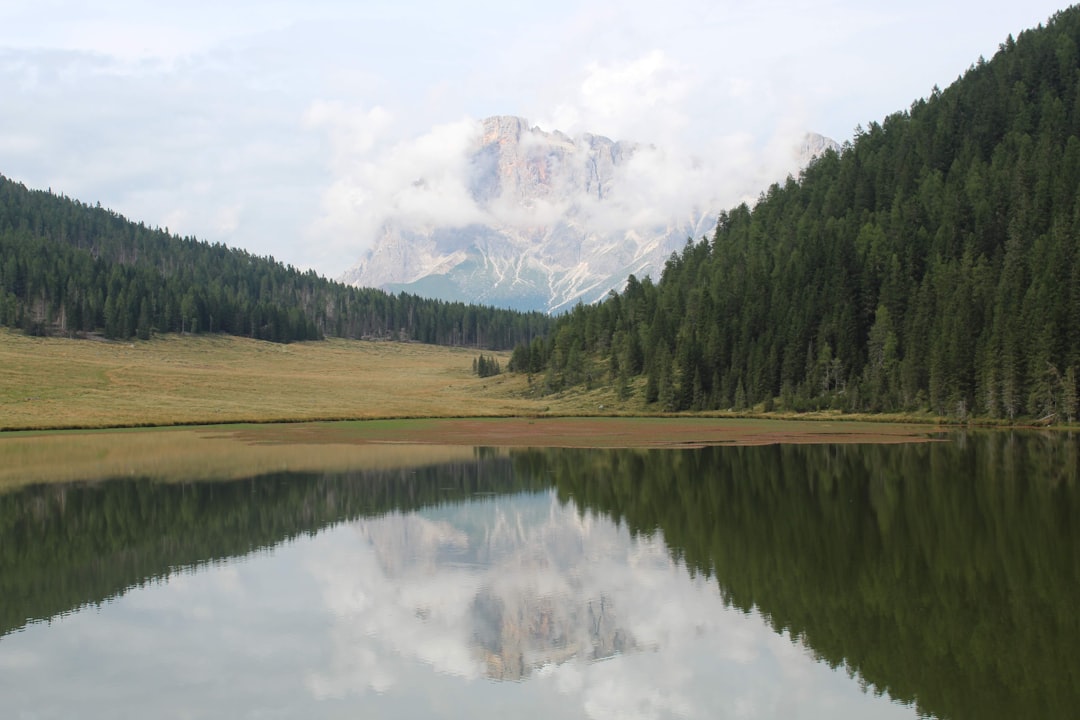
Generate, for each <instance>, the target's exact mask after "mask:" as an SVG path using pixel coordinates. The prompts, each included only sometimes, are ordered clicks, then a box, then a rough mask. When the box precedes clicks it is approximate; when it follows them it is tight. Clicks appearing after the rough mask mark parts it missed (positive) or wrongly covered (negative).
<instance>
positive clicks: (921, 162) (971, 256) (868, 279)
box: [512, 8, 1080, 422]
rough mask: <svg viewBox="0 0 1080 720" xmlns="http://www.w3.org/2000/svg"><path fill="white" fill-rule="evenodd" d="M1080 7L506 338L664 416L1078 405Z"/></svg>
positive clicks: (1043, 410) (1060, 411)
mask: <svg viewBox="0 0 1080 720" xmlns="http://www.w3.org/2000/svg"><path fill="white" fill-rule="evenodd" d="M1078 48H1080V8H1071V9H1069V10H1066V11H1063V12H1061V13H1058V14H1057V15H1055V16H1054V18H1052V19H1051V21H1050V22H1049V24H1048V25H1047V26H1046V27H1041V26H1040V27H1039V28H1036V29H1034V30H1029V31H1026V32H1024V33H1022V34H1021V35H1020V36H1019V37H1018V38H1016V39H1015V40H1014V39H1013V38H1012V37H1010V38H1008V39H1007V40H1006V41H1005V42H1004V43H1002V45H1001V47H1000V49H999V51H998V52H997V53H996V54H995V56H994V58H993V59H992V60H991V61H989V62H986V61H984V60H981V59H980V60H979V62H978V63H977V64H976V65H973V66H972V67H971V68H970V69H969V70H968V71H967V72H966V73H965V74H964V76H963V77H962V78H961V79H959V80H958V81H957V82H956V83H954V84H953V85H952V86H950V87H949V88H948V89H946V90H945V91H944V92H942V91H939V90H937V89H936V88H935V90H934V92H933V93H932V95H931V96H930V97H929V98H927V99H925V100H919V101H917V102H915V103H914V104H913V105H912V106H911V109H910V111H907V112H898V113H895V114H894V115H891V116H889V117H888V118H886V119H885V120H884V122H883V123H880V124H879V123H876V122H875V123H871V124H870V126H869V127H868V128H867V129H866V130H865V131H860V132H859V133H858V135H857V136H856V138H855V140H854V142H852V143H850V144H847V145H845V147H844V149H843V151H842V152H840V153H833V152H830V153H826V154H825V155H824V156H823V157H822V158H821V159H819V160H818V161H817V162H815V163H813V164H812V165H811V166H810V167H809V168H808V169H807V170H806V171H805V172H804V173H803V174H802V175H801V177H800V178H799V180H798V181H795V180H790V181H788V182H787V183H786V184H784V185H783V186H780V185H775V186H773V187H772V188H771V189H770V190H769V191H768V192H767V193H766V194H765V195H764V196H763V197H762V199H761V201H760V202H759V203H758V204H757V205H756V206H755V207H754V208H753V210H751V209H750V208H749V207H747V206H745V205H743V206H740V207H738V208H735V209H733V210H731V211H730V212H725V213H722V214H721V216H720V221H719V223H718V226H717V231H716V234H715V236H714V238H713V239H712V241H711V242H707V243H706V242H703V243H699V244H697V245H694V246H691V247H687V248H686V249H685V250H684V252H683V253H682V254H681V255H680V256H679V257H677V258H674V259H673V260H672V261H671V262H669V263H667V265H666V266H665V270H664V274H663V277H662V279H661V281H660V282H659V283H658V284H657V285H655V286H654V285H653V284H651V283H631V284H630V285H629V286H628V287H627V290H626V291H625V293H624V294H623V295H622V296H621V297H619V298H613V299H611V300H610V301H608V302H605V303H604V304H602V305H601V306H599V307H597V308H586V309H583V310H582V312H579V313H574V314H573V316H572V317H570V318H566V319H565V320H562V321H561V322H560V324H559V326H558V328H557V331H556V335H555V338H554V341H553V342H552V343H549V344H548V345H547V346H542V345H537V344H535V343H534V344H533V345H532V346H530V347H529V348H525V347H521V348H519V349H518V350H517V351H515V361H514V363H513V364H512V366H513V367H516V368H524V367H526V366H527V367H529V368H530V369H531V370H532V371H533V372H538V371H540V370H542V369H543V368H544V367H545V366H546V368H547V381H546V382H545V387H549V388H558V387H562V386H565V385H567V384H570V383H571V382H573V381H577V380H578V379H579V378H580V377H581V376H582V372H581V368H580V363H581V361H580V360H577V361H576V362H577V363H578V365H579V367H574V363H573V362H571V360H572V359H574V358H582V357H586V356H588V354H589V353H592V354H593V355H594V357H595V356H599V357H601V358H603V359H604V360H605V362H606V367H607V369H608V371H609V375H610V376H611V378H612V381H613V382H614V383H616V384H617V386H618V387H619V388H620V390H623V391H626V390H627V389H628V388H629V387H630V385H631V383H630V381H631V380H632V378H633V377H634V376H636V375H644V376H645V387H644V392H645V395H646V399H647V400H649V401H653V402H657V403H659V404H660V405H661V406H662V407H665V408H667V409H687V408H694V409H698V408H731V407H734V408H737V409H740V408H745V407H750V406H754V405H756V404H760V406H761V407H766V408H771V407H773V406H774V404H776V403H777V402H778V403H779V404H780V405H781V406H782V407H784V408H786V409H796V410H798V409H812V408H821V407H835V408H842V409H847V410H858V411H881V410H890V411H896V410H930V411H933V412H935V413H939V414H949V415H954V416H957V417H961V418H965V417H967V416H968V415H970V414H972V413H975V414H978V415H981V416H989V417H1004V418H1007V419H1015V418H1017V417H1020V416H1027V417H1035V418H1039V419H1042V420H1043V421H1045V422H1052V421H1053V420H1055V419H1057V418H1061V419H1072V418H1075V417H1076V416H1077V412H1078V407H1077V406H1078V402H1077V394H1078V387H1077V381H1076V373H1077V370H1078V369H1080V248H1078V247H1077V242H1076V238H1077V237H1080V50H1078Z"/></svg>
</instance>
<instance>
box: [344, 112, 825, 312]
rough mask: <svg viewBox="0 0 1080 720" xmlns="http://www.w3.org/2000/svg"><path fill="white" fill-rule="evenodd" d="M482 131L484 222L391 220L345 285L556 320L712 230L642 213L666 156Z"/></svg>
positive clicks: (688, 219)
mask: <svg viewBox="0 0 1080 720" xmlns="http://www.w3.org/2000/svg"><path fill="white" fill-rule="evenodd" d="M481 125H482V127H481V128H480V131H479V132H478V133H477V139H476V143H475V145H474V147H472V148H470V150H469V158H468V175H469V177H468V179H467V185H468V193H469V196H470V197H471V199H472V201H473V202H474V203H475V204H476V206H477V208H478V210H479V211H480V214H481V216H482V218H483V221H482V222H474V223H471V224H467V225H464V226H423V227H419V228H417V227H410V226H408V225H406V223H404V222H400V221H396V220H391V221H388V222H386V223H385V224H384V225H383V226H382V229H381V232H380V234H379V236H378V237H377V239H376V241H375V243H374V245H373V246H372V247H371V249H369V250H368V251H367V252H366V253H365V254H364V256H363V258H362V259H361V260H360V261H359V262H358V263H357V265H356V266H355V267H353V268H352V269H351V270H349V271H348V272H346V273H345V274H344V276H343V277H342V278H341V280H342V281H343V282H346V283H349V284H354V285H359V286H365V287H377V288H382V289H384V290H388V291H394V292H396V291H402V290H405V291H408V292H411V293H416V294H418V295H422V296H427V297H435V298H441V299H444V300H460V301H466V302H480V303H484V304H491V305H496V306H505V307H512V308H515V309H519V310H542V311H546V312H550V313H558V312H560V311H563V310H565V309H567V308H569V307H571V306H572V305H574V304H575V303H577V302H578V301H583V302H586V303H591V302H594V301H596V300H599V299H601V298H603V297H604V296H606V295H607V293H608V291H609V290H612V289H616V290H618V289H620V288H622V287H623V285H624V284H625V282H626V278H627V277H628V276H629V275H630V274H635V275H638V276H644V275H653V276H656V275H658V274H659V271H660V269H661V268H662V267H663V264H664V261H665V260H666V259H667V258H668V256H669V255H670V254H671V253H672V252H673V251H676V250H679V249H681V248H682V247H683V245H684V244H685V243H686V241H687V239H688V238H699V237H701V236H702V235H703V234H706V233H711V232H712V231H713V229H714V227H715V224H716V216H717V208H714V207H694V206H691V205H690V203H686V204H685V206H684V207H682V208H680V209H679V210H676V211H673V212H667V211H663V210H659V211H658V210H654V209H653V208H649V207H647V206H648V202H649V197H648V195H649V190H648V188H647V187H645V184H646V183H645V182H643V181H644V180H645V179H646V178H647V177H648V176H649V174H650V171H651V170H652V169H653V168H654V167H655V165H656V163H657V162H661V163H663V162H665V161H666V160H667V159H668V158H666V157H665V155H664V153H663V151H662V149H658V148H655V147H652V146H643V145H636V144H627V143H623V142H618V141H613V140H611V139H609V138H606V137H602V136H599V135H590V134H584V135H580V136H578V137H574V138H571V137H569V136H567V135H565V134H563V133H561V132H558V131H555V132H545V131H544V130H541V129H540V128H538V127H531V126H530V125H529V123H528V121H526V120H524V119H522V118H518V117H509V116H500V117H491V118H488V119H486V120H484V121H483V122H482V123H481ZM830 147H832V148H836V147H837V146H836V143H834V142H832V141H831V140H828V139H826V138H823V137H821V136H820V135H807V136H806V138H805V139H804V141H803V143H802V146H801V147H799V148H793V149H792V163H791V165H792V167H794V166H795V165H800V166H802V165H805V164H806V163H807V162H808V161H809V159H810V157H812V156H815V155H820V154H821V153H822V152H824V150H826V149H828V148H830ZM425 182H426V180H425V179H424V178H419V179H417V180H416V184H417V185H418V186H423V184H424V183H425ZM748 190H753V191H754V192H756V190H757V189H756V188H754V189H748Z"/></svg>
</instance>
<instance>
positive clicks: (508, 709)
mask: <svg viewBox="0 0 1080 720" xmlns="http://www.w3.org/2000/svg"><path fill="white" fill-rule="evenodd" d="M1078 511H1080V497H1078V492H1077V447H1076V442H1075V441H1074V440H1073V439H1072V438H1069V437H1066V436H1042V435H1017V434H986V435H970V436H960V437H957V438H955V439H954V440H952V441H950V442H947V443H934V444H921V445H915V444H913V445H895V446H830V445H822V446H768V447H744V448H705V449H700V450H685V451H616V450H596V451H589V450H522V451H513V452H510V453H496V452H490V451H483V450H478V451H476V452H475V453H474V455H473V456H472V457H471V458H468V459H462V460H456V461H453V462H441V463H437V464H426V465H420V466H417V467H411V468H410V467H401V468H394V469H381V470H355V471H351V472H333V473H276V474H270V475H259V476H257V477H252V478H249V479H246V480H239V481H231V482H219V483H209V482H202V483H180V484H176V483H169V484H166V483H154V482H149V481H145V480H141V479H131V478H127V479H116V480H112V481H108V482H97V483H93V484H85V485H81V484H71V485H51V486H40V487H32V488H27V489H24V490H20V491H17V492H11V493H7V494H4V495H0V597H2V598H3V601H2V603H0V609H2V610H0V704H2V705H3V706H4V707H5V708H7V709H9V711H10V712H9V711H5V716H12V717H27V718H31V717H33V718H54V717H86V718H95V717H101V718H106V717H109V718H112V717H148V716H153V717H177V718H179V717H208V718H209V717H215V718H216V717H329V718H334V717H356V716H370V717H425V716H426V717H464V716H473V717H485V718H486V717H494V716H503V715H505V716H513V717H547V718H551V717H555V718H558V717H567V718H616V717H619V718H623V717H641V718H653V717H656V718H663V717H676V718H696V717H710V718H712V717H731V718H818V717H821V718H826V717H828V718H845V717H850V718H863V717H883V718H889V717H897V718H911V717H918V716H920V715H921V716H934V717H940V718H967V717H971V718H975V717H979V718H997V717H1000V718H1006V717H1009V718H1015V717H1044V718H1058V717H1060V718H1065V717H1072V716H1073V713H1074V711H1075V708H1076V707H1077V703H1078V701H1080V691H1078V688H1080V671H1078V668H1080V663H1078V662H1077V661H1076V660H1075V659H1074V655H1075V649H1076V647H1077V641H1078V640H1080V623H1078V620H1077V614H1076V610H1075V609H1076V603H1077V600H1078V598H1080V592H1078V588H1080V567H1078V557H1077V549H1078V548H1080V542H1078V541H1080V528H1078V526H1077V518H1078V517H1080V515H1078V514H1077V513H1078Z"/></svg>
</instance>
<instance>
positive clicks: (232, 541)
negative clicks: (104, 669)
mask: <svg viewBox="0 0 1080 720" xmlns="http://www.w3.org/2000/svg"><path fill="white" fill-rule="evenodd" d="M529 488H530V486H529V485H528V484H525V485H523V484H522V482H521V481H519V480H516V479H514V478H513V477H512V475H511V470H510V467H509V461H508V459H507V458H505V457H502V458H500V457H491V458H486V459H485V458H483V457H480V458H478V459H477V461H476V462H475V463H451V464H443V465H437V466H432V467H421V468H415V469H412V470H392V471H387V470H380V471H358V472H353V473H343V474H328V475H313V474H308V475H298V474H295V473H293V474H284V473H283V474H280V475H267V476H262V477H259V478H253V479H251V480H243V481H236V482H207V483H196V484H190V485H183V484H157V483H151V482H147V481H139V480H130V479H122V480H121V479H118V480H111V481H106V482H101V483H95V484H93V485H51V486H41V487H35V488H28V489H26V490H21V491H18V492H12V493H6V494H0V598H3V602H2V603H0V637H3V636H4V635H6V634H7V633H9V632H11V631H12V630H16V629H18V628H20V627H22V626H23V625H24V624H25V623H26V622H28V621H32V620H38V619H47V618H50V617H52V616H54V615H57V614H60V613H65V612H68V611H70V610H73V609H75V608H78V607H81V606H83V605H87V604H92V603H100V602H103V601H104V600H107V599H108V598H110V597H113V596H115V595H118V594H122V593H124V592H125V591H126V590H127V589H129V588H131V587H134V586H136V585H141V584H144V583H146V582H147V581H149V580H153V579H155V578H160V577H165V576H168V575H169V574H171V573H173V572H175V571H178V570H181V569H184V568H189V567H194V566H198V565H201V564H204V563H207V562H210V561H213V560H218V559H222V558H227V557H234V556H241V555H245V554H248V553H250V552H253V551H254V550H257V549H260V548H266V547H271V546H273V545H276V544H278V543H281V542H283V541H285V540H288V539H290V538H294V537H297V536H298V535H300V534H303V533H311V532H315V531H317V530H319V529H320V528H324V527H326V526H328V525H331V524H334V523H337V522H341V521H344V520H351V519H355V518H358V517H363V516H371V515H377V514H380V513H384V512H387V511H389V510H394V509H408V508H416V507H424V506H428V505H435V504H438V503H442V502H448V501H451V500H454V499H457V498H467V497H470V496H471V495H472V494H473V493H475V492H497V493H501V492H515V491H521V490H524V489H529Z"/></svg>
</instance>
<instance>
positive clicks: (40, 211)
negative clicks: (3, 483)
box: [0, 176, 552, 350]
mask: <svg viewBox="0 0 1080 720" xmlns="http://www.w3.org/2000/svg"><path fill="white" fill-rule="evenodd" d="M551 324H552V320H551V318H549V317H548V316H546V315H543V314H541V313H520V312H513V311H510V310H503V309H496V308H492V307H484V306H479V305H471V304H470V305H467V304H464V303H455V302H442V301H438V300H430V299H426V298H421V297H417V296H415V295H409V294H406V293H401V294H397V295H392V294H388V293H385V292H383V291H381V290H374V289H368V288H355V287H349V286H346V285H343V284H341V283H336V282H333V281H330V280H327V279H325V278H323V277H320V276H318V275H316V273H315V272H314V271H307V272H301V271H300V270H298V269H296V268H294V267H292V266H291V265H289V266H287V265H284V264H282V263H280V262H277V261H275V260H274V258H273V257H269V258H262V257H256V256H254V255H251V254H249V253H247V252H245V251H243V250H236V249H230V248H228V247H225V246H224V245H221V244H216V243H215V244H210V243H207V242H203V241H199V240H196V239H195V238H191V237H183V238H181V237H177V236H175V235H172V234H170V233H169V232H168V231H167V230H161V229H159V228H149V227H147V226H145V225H144V224H142V223H134V222H131V221H129V220H127V219H125V218H124V217H122V216H120V215H119V214H117V213H115V212H112V211H110V210H107V209H104V208H102V207H100V205H98V206H94V207H91V206H89V205H87V204H85V203H81V202H78V201H75V200H72V199H69V198H67V197H65V196H62V195H54V194H53V193H52V192H51V191H39V190H29V189H27V188H26V187H25V186H23V185H22V184H20V183H16V182H13V181H12V180H9V179H7V178H4V177H3V176H0V325H6V326H8V327H15V328H21V329H22V330H24V331H25V332H27V333H30V334H35V335H44V334H60V335H66V336H69V337H77V336H81V335H84V334H86V333H94V332H100V333H102V334H103V335H104V336H105V337H108V338H113V339H128V338H135V337H137V338H140V339H144V340H145V339H149V338H150V336H151V335H152V334H154V333H204V332H207V333H225V334H229V335H239V336H244V337H251V338H257V339H261V340H270V341H273V342H286V343H287V342H293V341H298V340H317V339H321V338H323V337H326V336H334V337H344V338H371V339H393V340H404V341H418V342H424V343H430V344H438V345H461V346H470V347H478V348H485V349H492V350H499V349H509V348H511V347H513V346H514V344H515V343H519V342H528V341H530V340H531V339H532V338H533V337H536V336H540V335H543V334H544V333H545V332H547V331H548V329H549V327H550V325H551Z"/></svg>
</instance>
